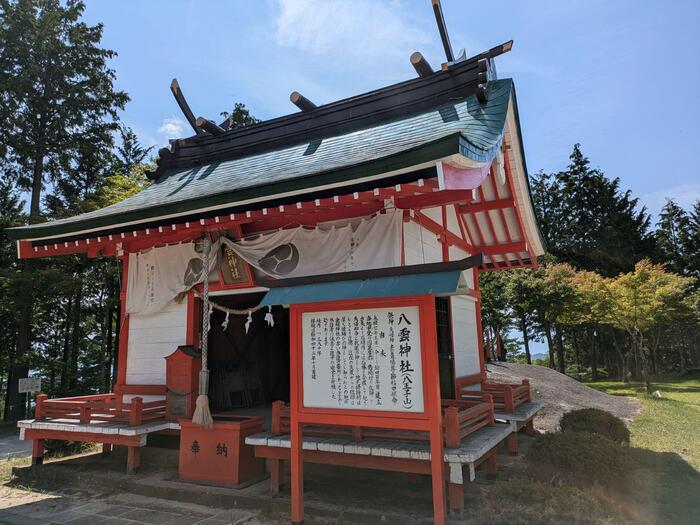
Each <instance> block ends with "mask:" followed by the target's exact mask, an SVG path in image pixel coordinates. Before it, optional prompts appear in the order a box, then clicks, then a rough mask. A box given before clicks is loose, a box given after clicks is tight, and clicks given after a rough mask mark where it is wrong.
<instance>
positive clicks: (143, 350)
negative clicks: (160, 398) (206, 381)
mask: <svg viewBox="0 0 700 525" xmlns="http://www.w3.org/2000/svg"><path fill="white" fill-rule="evenodd" d="M186 334H187V301H182V302H180V303H176V302H175V301H172V302H171V303H170V304H168V306H166V307H165V308H164V309H163V310H161V311H160V312H158V313H155V314H151V315H133V314H132V315H131V316H129V349H128V352H127V358H126V384H127V385H164V384H165V359H163V358H164V357H166V356H168V355H170V354H172V353H173V352H174V351H175V349H176V348H177V347H178V345H184V344H185V338H186ZM144 401H146V399H145V398H144Z"/></svg>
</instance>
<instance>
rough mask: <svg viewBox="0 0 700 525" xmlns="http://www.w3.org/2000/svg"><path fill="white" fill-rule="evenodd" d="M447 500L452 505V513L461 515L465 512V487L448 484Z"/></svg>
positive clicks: (457, 484)
mask: <svg viewBox="0 0 700 525" xmlns="http://www.w3.org/2000/svg"><path fill="white" fill-rule="evenodd" d="M447 500H448V502H449V505H450V511H451V512H456V513H458V514H461V513H462V511H463V510H464V485H460V484H459V483H448V485H447Z"/></svg>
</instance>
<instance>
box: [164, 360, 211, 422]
mask: <svg viewBox="0 0 700 525" xmlns="http://www.w3.org/2000/svg"><path fill="white" fill-rule="evenodd" d="M201 369H202V356H201V355H200V354H199V352H197V351H196V350H195V349H194V347H192V346H178V348H177V350H175V351H174V352H173V353H172V354H170V355H169V356H168V357H166V358H165V386H166V393H165V410H166V412H165V413H166V417H167V418H168V419H172V420H178V419H180V418H191V417H192V414H193V413H194V404H195V401H196V400H197V388H198V385H199V371H200V370H201Z"/></svg>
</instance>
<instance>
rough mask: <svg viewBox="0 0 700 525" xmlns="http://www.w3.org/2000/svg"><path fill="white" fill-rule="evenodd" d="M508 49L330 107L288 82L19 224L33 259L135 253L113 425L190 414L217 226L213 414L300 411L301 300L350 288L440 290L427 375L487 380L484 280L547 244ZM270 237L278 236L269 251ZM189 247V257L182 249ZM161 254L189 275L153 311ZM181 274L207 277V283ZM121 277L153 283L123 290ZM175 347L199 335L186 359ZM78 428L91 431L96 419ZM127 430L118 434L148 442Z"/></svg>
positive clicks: (332, 297) (443, 387)
mask: <svg viewBox="0 0 700 525" xmlns="http://www.w3.org/2000/svg"><path fill="white" fill-rule="evenodd" d="M508 49H510V45H508ZM505 50H506V49H505V45H504V46H499V47H498V48H494V49H493V50H491V51H488V52H485V53H482V54H480V55H477V56H475V57H472V58H468V59H461V60H455V61H453V62H449V63H447V64H445V65H443V68H442V70H440V71H436V72H432V70H431V71H425V70H424V71H422V72H420V70H419V68H418V67H417V68H416V69H417V70H419V73H420V74H419V76H418V77H417V78H414V79H411V80H407V81H405V82H401V83H399V84H395V85H392V86H388V87H384V88H381V89H378V90H376V91H372V92H369V93H365V94H362V95H358V96H355V97H351V98H349V99H345V100H340V101H337V102H333V103H330V104H325V105H320V106H315V105H314V104H312V103H310V102H309V101H308V100H306V99H304V98H303V97H301V96H300V95H299V94H297V93H294V94H293V97H292V99H293V101H294V102H295V103H296V104H297V105H298V106H299V107H300V108H302V109H301V111H298V112H295V113H292V114H290V115H287V116H283V117H279V118H275V119H272V120H269V121H265V122H260V123H257V124H254V125H251V126H249V127H245V128H241V129H228V125H229V124H230V123H228V122H227V121H224V122H223V123H221V124H220V125H216V124H214V123H213V122H210V121H203V120H202V119H197V121H196V122H193V128H194V129H195V132H194V134H193V135H192V136H191V137H188V138H184V139H178V140H174V141H172V142H171V145H170V147H169V148H163V149H162V150H160V152H159V160H158V165H157V168H156V169H155V171H154V172H153V173H152V174H151V179H152V182H151V184H150V186H148V187H147V188H146V189H144V190H143V191H141V192H140V193H138V194H137V195H134V196H132V197H130V198H127V199H126V200H123V201H121V202H119V203H117V204H114V205H112V206H108V207H106V208H103V209H100V210H97V211H93V212H90V213H85V214H82V215H77V216H74V217H70V218H67V219H62V220H57V221H52V222H47V223H43V224H36V225H31V226H26V227H19V228H15V229H13V230H11V233H12V235H13V236H14V238H16V239H17V250H18V256H19V257H21V258H26V259H30V258H36V257H48V256H59V255H65V254H75V253H83V254H86V255H87V256H88V257H117V258H119V259H120V260H121V261H122V263H123V285H122V289H121V290H122V291H121V293H122V305H123V306H122V320H121V329H120V330H121V334H122V337H121V338H120V348H119V355H118V374H117V378H116V384H115V385H114V394H113V396H114V397H112V398H109V399H110V401H108V402H106V403H105V404H104V406H102V405H101V406H100V407H99V409H94V410H93V412H92V415H93V416H94V415H95V414H96V413H98V412H100V411H103V412H104V413H105V414H106V416H105V418H106V419H103V421H105V420H106V421H110V419H109V415H110V414H112V417H113V419H112V420H111V421H120V420H119V417H121V416H120V415H119V414H122V413H121V412H119V409H120V408H119V407H122V408H123V407H124V406H127V405H129V403H130V402H131V401H132V400H133V399H134V398H136V397H138V398H139V399H140V401H139V403H143V407H144V408H143V411H144V414H146V413H151V414H153V415H157V416H158V417H153V418H150V419H151V420H152V421H157V422H160V421H161V420H163V421H167V423H164V425H165V426H163V427H162V428H168V429H171V430H172V429H179V428H180V423H177V421H181V420H182V419H183V418H188V417H191V415H192V410H193V409H194V399H193V396H190V397H189V398H188V397H187V395H188V394H191V392H192V389H191V388H190V389H189V390H187V387H186V386H183V387H182V388H180V387H175V386H174V385H175V383H173V384H169V383H168V381H169V380H172V381H175V382H180V383H182V382H183V381H184V383H185V384H191V383H192V382H194V381H195V379H196V372H198V371H199V367H201V359H200V358H199V354H198V352H197V350H198V349H199V348H200V346H201V332H202V330H201V326H202V299H201V298H202V297H203V294H205V293H207V292H206V291H205V290H204V289H203V286H202V284H201V278H202V277H201V275H200V274H197V272H198V271H201V267H200V268H199V269H198V270H197V268H194V267H193V266H192V261H193V260H195V259H193V257H194V258H196V257H197V255H191V254H196V253H198V252H196V251H195V243H196V242H197V241H200V240H201V239H202V238H204V237H206V238H207V239H210V240H211V241H212V242H213V243H214V244H213V246H215V248H216V250H217V251H218V252H219V257H218V259H217V261H216V263H215V264H214V265H213V266H212V269H211V272H210V273H209V279H208V282H209V286H208V288H209V290H208V297H209V299H210V300H211V301H212V303H215V305H214V306H213V308H214V310H213V314H212V315H211V330H210V331H209V334H208V345H209V366H208V369H209V370H210V371H211V376H210V379H209V388H208V395H209V403H210V406H211V411H212V413H213V414H214V419H215V421H216V420H217V414H228V417H230V415H231V414H235V413H236V410H237V409H240V408H250V407H254V406H260V407H270V405H271V403H272V402H274V401H276V400H283V401H285V402H290V401H291V409H292V411H294V403H295V398H294V396H293V395H291V396H290V388H291V389H292V390H294V388H295V385H296V386H297V387H298V386H299V385H297V382H298V381H300V377H301V376H300V375H297V376H295V375H294V373H293V372H294V367H295V364H294V362H293V359H292V362H291V363H290V341H292V343H291V344H292V346H294V337H295V330H296V328H295V326H296V325H294V319H292V320H290V313H289V305H301V306H300V307H299V308H301V309H300V310H299V312H300V315H301V313H303V312H304V311H306V310H304V308H307V309H308V308H311V307H310V306H303V305H308V304H311V305H320V304H323V305H326V304H328V303H333V302H334V301H340V302H341V303H338V304H342V305H343V309H346V308H350V309H352V307H351V306H349V305H351V304H352V301H360V302H359V303H357V304H358V305H360V306H358V307H357V308H360V307H361V308H368V307H371V305H372V301H376V302H377V304H382V305H385V304H393V303H391V301H394V300H398V299H397V298H401V297H406V296H408V297H433V298H434V299H431V300H434V305H432V306H430V308H434V312H435V313H434V319H433V320H432V321H431V323H432V324H430V325H427V326H433V327H434V331H435V333H434V334H433V335H434V336H435V341H436V345H437V348H436V355H437V363H436V366H435V367H434V368H433V367H432V365H431V367H430V369H429V370H426V369H424V370H423V372H422V373H423V374H426V373H427V372H428V371H432V374H433V375H432V376H427V375H424V377H425V381H427V382H429V383H430V385H432V386H435V387H439V389H440V397H441V398H442V399H443V400H444V399H458V398H459V397H460V395H461V393H462V391H463V389H464V388H466V389H469V388H473V389H477V390H478V388H479V384H480V383H481V382H482V381H483V382H485V379H484V375H483V373H484V360H485V355H484V349H483V346H484V345H483V334H482V329H481V320H480V294H479V287H478V275H479V273H480V272H484V271H494V270H506V269H511V268H525V267H532V266H533V265H536V258H537V257H538V256H539V255H542V254H543V251H544V250H543V242H542V238H541V235H540V233H539V230H538V227H537V223H536V220H535V215H534V211H533V207H532V202H531V197H530V191H529V186H528V175H527V167H526V164H525V156H524V152H523V144H522V137H521V129H520V122H519V116H518V106H517V99H516V93H515V86H514V83H513V81H512V80H511V79H497V78H496V75H495V69H494V68H493V60H494V57H495V56H496V55H498V54H500V53H501V52H503V51H505ZM174 86H175V87H174V91H175V92H176V93H177V92H178V91H179V87H177V85H176V84H175V85H174ZM178 101H179V102H180V101H182V102H184V99H182V98H179V99H178ZM184 105H185V109H187V110H189V108H187V107H186V103H184ZM362 228H364V229H362ZM302 232H306V233H302ZM358 232H360V233H358ZM365 232H366V233H365ZM292 234H294V235H306V236H307V237H308V238H307V239H306V240H305V241H304V242H306V245H302V244H300V243H301V241H298V242H297V241H294V242H292V241H290V240H289V239H288V238H287V237H286V236H291V235H292ZM312 234H313V235H316V237H313V235H312ZM276 235H277V236H279V239H281V240H280V241H279V242H278V243H277V244H275V243H276V242H277V241H276V239H277V238H278V237H275V236H276ZM344 235H345V236H347V238H348V239H350V240H349V241H347V242H349V243H350V244H349V245H347V246H346V241H345V240H343V239H345V237H343V236H344ZM224 238H225V239H226V242H223V239H224ZM294 239H298V237H294ZM314 239H316V240H314ZM263 240H264V241H265V242H266V243H267V244H264V243H263V245H262V247H258V245H257V244H256V243H262V242H263ZM217 241H218V243H217ZM295 242H296V243H297V244H294V243H295ZM270 246H272V248H271V249H269V248H270ZM304 246H308V247H307V248H304ZM348 246H349V247H348ZM263 248H264V252H265V253H263V252H262V251H260V256H258V255H256V253H258V252H256V251H255V250H263ZM170 249H171V250H172V252H167V254H168V255H167V256H165V254H166V251H167V250H170ZM159 250H160V252H159ZM177 250H179V252H177V253H176V251H177ZM183 250H189V252H188V253H189V254H190V255H187V254H185V255H184V256H183V255H181V254H180V255H178V253H180V252H182V251H183ZM246 250H247V251H246ZM275 250H276V251H275ZM305 250H306V251H305ZM342 250H347V253H346V252H343V251H342ZM171 253H172V254H173V255H172V256H171V255H170V254H171ZM158 254H160V258H159V255H158ZM342 254H346V255H344V256H342V257H341V255H342ZM148 257H154V258H153V259H152V260H149V261H150V262H148V264H151V265H156V266H157V270H153V271H154V272H165V271H167V270H166V262H162V261H166V260H167V261H168V262H167V264H171V265H177V264H178V261H179V260H180V259H178V257H184V258H183V259H182V260H184V261H185V266H183V267H181V268H180V267H178V268H177V269H175V270H172V271H173V272H175V273H177V275H181V274H183V273H184V274H185V276H184V285H185V287H186V289H184V288H183V289H181V290H176V291H178V292H181V293H177V294H176V293H171V295H169V296H167V297H166V299H167V301H166V304H162V305H161V304H160V303H159V304H157V305H156V306H157V308H156V307H155V306H154V304H155V303H153V302H151V303H148V301H152V300H153V298H152V295H153V294H155V295H158V294H161V295H163V294H165V293H167V290H169V289H170V288H168V286H169V285H168V282H169V281H168V279H169V277H167V276H164V275H160V273H158V275H157V276H156V277H153V279H155V281H150V280H149V279H150V277H148V276H147V275H145V274H144V275H137V272H139V271H144V270H137V267H138V268H140V266H138V265H143V264H146V263H145V262H144V261H146V260H147V258H148ZM188 257H189V259H188ZM305 257H306V258H305ZM333 258H336V259H338V258H340V259H343V260H342V261H340V260H338V261H336V260H335V259H333ZM188 260H189V261H190V264H189V266H188V265H187V261H188ZM154 261H156V262H154ZM158 261H161V262H158ZM272 263H274V264H272ZM282 263H285V264H287V266H284V264H282ZM156 266H151V268H154V267H156ZM290 268H291V270H290ZM329 268H330V270H329ZM187 272H190V273H193V274H197V275H195V276H194V278H193V279H194V280H192V279H190V277H188V275H187ZM205 275H206V274H205ZM178 279H179V280H178V281H177V282H178V283H180V281H181V280H182V278H181V277H178ZM188 279H190V281H188ZM154 282H155V284H154ZM143 283H147V284H143ZM158 283H161V284H158ZM163 283H164V284H163ZM180 284H182V283H180ZM139 286H149V287H153V288H154V289H155V291H154V292H152V293H151V292H147V290H146V289H145V288H138V287H139ZM166 289H167V290H166ZM127 290H129V293H133V294H141V295H143V297H139V298H138V300H137V298H135V297H131V298H130V297H128V294H127ZM149 290H150V288H149ZM163 290H166V291H163ZM148 294H151V295H148ZM146 295H148V297H146ZM164 297H165V296H164ZM144 301H145V302H144ZM421 301H423V299H421ZM419 302H420V301H419ZM137 303H140V304H141V310H139V309H138V308H139V307H138V306H133V305H134V304H137ZM146 303H148V304H150V307H148V306H144V305H145V304H146ZM417 304H418V303H417ZM420 304H423V303H422V302H421V303H420ZM426 304H427V303H426ZM127 305H131V306H128V307H127ZM368 305H369V306H368ZM217 306H218V308H217ZM331 306H332V305H331ZM130 308H131V311H129V309H130ZM134 308H135V309H134ZM324 308H325V307H324ZM328 308H330V306H329V307H328ZM328 308H326V309H328ZM421 308H422V306H421ZM227 312H228V314H231V315H230V316H229V315H228V314H227ZM246 312H250V314H246ZM421 312H422V310H421ZM268 314H272V319H270V317H269V316H268ZM421 315H423V314H422V313H421ZM229 317H230V319H229ZM290 325H292V326H290ZM299 326H301V325H299ZM305 326H306V325H305ZM312 326H314V325H313V324H312ZM377 330H379V329H377ZM296 335H298V334H296ZM373 337H378V335H377V333H375V334H374V336H373ZM300 344H301V343H300ZM178 347H183V348H186V347H189V350H181V351H180V354H178V355H177V356H175V357H173V354H174V352H175V351H176V350H177V349H178ZM188 352H189V353H188ZM319 352H320V351H319ZM166 358H168V360H166ZM171 362H172V363H173V364H172V369H171V368H169V367H170V366H171ZM304 362H306V361H304ZM426 362H427V361H426ZM188 363H189V364H188ZM178 366H179V367H181V368H177V367H178ZM189 366H191V367H192V368H191V369H190V368H188V367H189ZM182 367H184V368H182ZM331 368H332V366H331ZM182 370H185V372H184V375H183V372H182ZM170 372H171V376H169V375H168V374H169V373H170ZM189 372H192V373H191V374H190V376H188V377H189V378H190V379H191V381H190V383H187V378H185V376H187V373H189ZM299 374H301V372H300V371H299ZM183 378H184V379H183ZM377 381H379V379H377ZM178 384H179V383H178ZM178 388H180V390H178ZM425 388H428V386H425ZM183 389H184V390H183ZM194 389H196V385H195V386H194ZM483 390H484V391H485V392H486V391H488V389H487V388H484V389H483ZM169 391H171V394H169ZM183 392H184V393H183ZM426 392H428V390H426ZM426 396H428V397H426V399H425V402H426V403H428V399H429V393H426ZM528 396H529V394H528ZM487 397H488V396H487ZM75 399H79V398H75ZM166 399H167V400H168V401H166ZM528 399H529V397H528ZM50 401H51V400H48V401H46V403H48V404H46V405H45V406H46V407H47V408H46V412H44V413H43V414H37V421H38V420H39V419H40V417H41V416H42V415H43V416H44V417H45V418H48V419H50V418H51V417H52V416H51V414H53V417H56V418H58V417H59V416H61V417H70V414H69V412H70V410H69V409H71V410H75V409H76V407H77V405H75V406H74V405H71V404H70V403H71V402H67V403H68V404H66V405H65V406H66V407H68V408H67V409H66V411H64V412H60V410H59V409H58V408H55V407H59V406H60V405H55V406H54V408H52V409H51V410H57V412H53V413H52V412H50V410H49V408H48V407H50V406H51V405H50ZM437 402H438V405H439V399H437ZM75 403H79V401H75ZM110 403H113V404H112V405H110ZM168 403H171V404H170V405H169V404H168ZM506 404H507V403H506ZM112 408H114V410H112ZM491 410H492V412H493V409H491ZM110 411H111V412H110ZM149 411H150V412H149ZM88 412H89V411H88ZM273 412H274V408H273ZM129 413H133V408H132V409H131V412H129ZM124 414H127V413H126V412H124ZM83 416H84V414H83V412H81V423H83V427H85V426H86V425H91V424H98V423H97V421H98V420H99V418H94V417H88V416H84V417H83ZM433 416H435V417H437V418H438V421H439V420H440V417H439V415H436V414H433ZM433 416H431V417H433ZM124 417H126V418H127V419H128V417H129V416H128V414H127V415H126V416H124ZM292 418H294V416H293V415H292ZM144 421H145V419H144ZM358 421H359V420H358ZM362 424H364V423H362ZM438 424H440V423H439V422H438ZM33 425H34V426H32V424H26V425H25V427H24V428H25V429H26V431H27V432H34V434H32V436H34V437H33V438H32V439H36V440H39V439H43V438H45V437H47V436H48V434H41V432H40V431H41V429H42V428H48V427H41V426H40V425H39V426H37V424H36V422H35V423H33ZM273 425H274V423H273ZM159 428H160V427H159ZM397 428H399V427H397ZM80 431H81V432H83V433H85V435H90V436H93V437H94V435H93V434H90V432H91V431H90V428H89V427H87V428H82V429H81V430H80ZM182 431H183V432H184V431H185V427H184V426H183V427H182ZM193 431H195V432H196V429H195V430H193ZM28 435H29V434H28ZM83 437H84V436H83ZM292 439H294V438H293V437H292ZM95 440H96V441H98V442H99V440H98V439H97V438H95ZM127 441H128V440H127ZM127 441H124V442H123V443H122V442H117V441H115V442H114V444H116V445H120V444H125V445H127V446H129V447H136V446H140V445H134V443H135V442H133V443H132V442H131V441H128V442H127ZM142 441H143V442H144V443H145V439H143V440H142ZM104 442H105V443H106V442H107V441H104ZM200 442H201V443H204V441H202V439H199V441H198V443H200ZM198 446H199V445H198ZM448 448H449V445H448ZM130 450H131V448H130ZM432 450H435V449H432ZM182 457H183V456H182V453H181V461H182ZM136 461H137V460H136ZM137 463H138V462H137ZM421 468H422V467H421ZM432 472H433V474H434V475H435V472H437V471H436V470H433V471H432ZM275 475H277V474H275V473H273V476H275ZM193 479H195V478H193ZM212 479H214V478H212ZM273 479H274V478H273ZM436 490H437V489H436ZM436 508H437V507H436ZM297 511H298V509H297ZM438 514H439V512H438V511H437V510H436V521H440V520H439V518H438ZM296 516H297V518H298V516H299V515H298V514H297V515H296Z"/></svg>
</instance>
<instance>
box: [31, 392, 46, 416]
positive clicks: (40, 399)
mask: <svg viewBox="0 0 700 525" xmlns="http://www.w3.org/2000/svg"><path fill="white" fill-rule="evenodd" d="M48 398H49V396H48V395H46V394H37V395H36V404H35V405H34V419H43V417H44V401H46V400H47V399H48Z"/></svg>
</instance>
